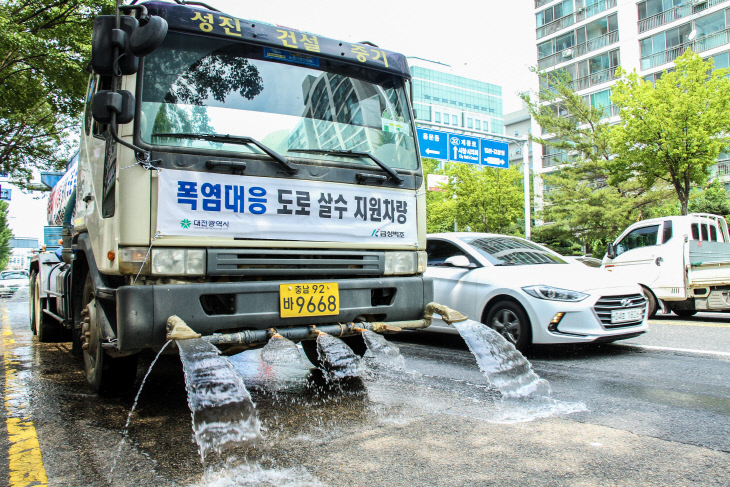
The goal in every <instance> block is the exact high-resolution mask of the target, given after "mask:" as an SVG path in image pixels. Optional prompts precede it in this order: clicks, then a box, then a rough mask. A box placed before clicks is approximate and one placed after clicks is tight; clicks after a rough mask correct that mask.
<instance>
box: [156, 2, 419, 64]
mask: <svg viewBox="0 0 730 487" xmlns="http://www.w3.org/2000/svg"><path fill="white" fill-rule="evenodd" d="M180 3H183V2H180ZM143 5H144V6H145V7H146V8H147V10H148V11H149V13H150V14H152V15H159V16H160V17H162V18H164V19H165V20H167V23H168V25H169V26H170V30H174V31H185V32H192V33H195V34H203V35H208V36H216V37H222V38H226V39H230V40H233V41H236V40H238V41H246V42H251V43H253V44H258V45H261V46H264V47H270V48H274V49H277V50H278V52H277V53H276V54H281V55H283V56H285V58H286V60H288V61H290V62H297V63H302V62H306V63H314V62H315V61H314V60H316V62H317V63H319V57H325V58H329V59H336V60H339V61H344V62H347V63H350V64H355V65H359V66H365V67H368V68H373V69H377V70H380V71H387V72H389V73H393V74H396V75H399V76H403V77H405V78H410V77H411V72H410V70H409V69H408V62H407V61H406V58H405V56H403V55H402V54H398V53H396V52H392V51H387V50H385V49H381V48H379V47H375V46H373V45H370V44H361V43H351V42H345V41H338V40H335V39H330V38H327V37H322V36H319V35H315V34H311V33H309V32H302V31H299V30H296V29H291V28H288V27H283V26H279V25H270V24H267V23H264V22H258V21H249V20H245V19H239V18H236V17H233V16H232V15H227V14H224V13H223V12H215V11H212V10H207V9H205V8H195V7H189V6H184V5H177V4H173V3H166V2H158V1H155V2H145V3H144V4H143ZM284 52H286V54H284ZM315 56H316V57H315ZM267 57H269V58H271V57H272V54H271V51H269V56H267Z"/></svg>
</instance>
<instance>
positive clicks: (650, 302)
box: [641, 287, 658, 319]
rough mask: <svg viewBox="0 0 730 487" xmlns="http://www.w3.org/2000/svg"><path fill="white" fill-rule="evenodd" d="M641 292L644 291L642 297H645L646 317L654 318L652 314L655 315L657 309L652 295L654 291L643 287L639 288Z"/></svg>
mask: <svg viewBox="0 0 730 487" xmlns="http://www.w3.org/2000/svg"><path fill="white" fill-rule="evenodd" d="M641 292H642V293H644V297H645V298H646V307H647V309H648V314H647V318H649V319H651V318H654V316H656V312H657V310H658V308H657V302H656V298H655V297H654V293H653V292H651V291H649V290H648V289H647V288H645V287H642V288H641Z"/></svg>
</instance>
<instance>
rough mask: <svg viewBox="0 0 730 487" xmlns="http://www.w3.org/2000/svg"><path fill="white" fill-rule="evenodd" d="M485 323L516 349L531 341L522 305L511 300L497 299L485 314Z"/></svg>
mask: <svg viewBox="0 0 730 487" xmlns="http://www.w3.org/2000/svg"><path fill="white" fill-rule="evenodd" d="M486 325H487V326H488V327H490V328H492V329H493V330H494V331H496V332H497V333H499V334H500V335H502V336H503V337H504V339H505V340H507V341H508V342H510V343H511V344H512V345H514V346H515V348H516V349H517V350H520V351H522V350H525V349H526V348H527V347H528V346H529V345H530V344H531V343H532V329H531V328H530V320H529V319H528V318H527V314H526V313H525V311H524V310H523V309H522V307H521V306H520V305H519V304H517V303H514V302H512V301H506V300H505V301H499V302H497V303H496V304H495V305H494V306H492V309H490V310H489V314H488V315H487V320H486Z"/></svg>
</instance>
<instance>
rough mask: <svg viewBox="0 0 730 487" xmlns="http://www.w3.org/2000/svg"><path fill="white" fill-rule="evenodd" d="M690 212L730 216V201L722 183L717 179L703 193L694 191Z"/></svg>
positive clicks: (689, 206) (689, 207)
mask: <svg viewBox="0 0 730 487" xmlns="http://www.w3.org/2000/svg"><path fill="white" fill-rule="evenodd" d="M688 210H689V212H690V213H712V214H714V215H721V216H724V217H725V218H727V217H728V216H730V201H729V200H728V194H727V191H725V185H724V184H723V183H722V181H720V180H719V179H715V180H713V181H712V182H711V183H710V184H708V185H707V187H705V188H704V189H702V190H701V191H693V194H692V195H691V196H690V200H689V205H688Z"/></svg>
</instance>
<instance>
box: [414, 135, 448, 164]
mask: <svg viewBox="0 0 730 487" xmlns="http://www.w3.org/2000/svg"><path fill="white" fill-rule="evenodd" d="M417 132H418V146H419V147H420V148H421V157H430V158H431V159H439V160H443V161H446V160H448V157H449V152H448V151H449V147H448V143H449V139H448V137H449V135H450V134H447V133H445V132H438V131H436V130H426V129H421V128H419V129H417Z"/></svg>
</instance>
